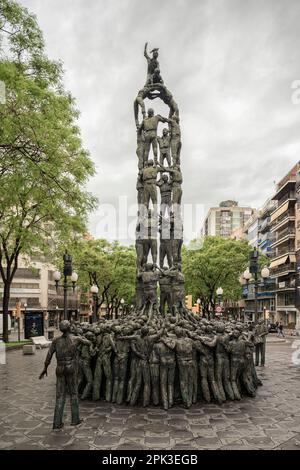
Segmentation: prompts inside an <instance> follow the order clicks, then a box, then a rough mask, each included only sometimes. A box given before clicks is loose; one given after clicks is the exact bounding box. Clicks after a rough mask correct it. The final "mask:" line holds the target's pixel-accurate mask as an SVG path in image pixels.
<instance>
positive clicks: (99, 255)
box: [69, 239, 136, 314]
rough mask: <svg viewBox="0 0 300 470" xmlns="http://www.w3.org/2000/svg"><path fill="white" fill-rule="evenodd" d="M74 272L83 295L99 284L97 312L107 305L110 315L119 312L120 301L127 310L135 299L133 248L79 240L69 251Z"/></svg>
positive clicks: (115, 243)
mask: <svg viewBox="0 0 300 470" xmlns="http://www.w3.org/2000/svg"><path fill="white" fill-rule="evenodd" d="M69 251H70V253H72V257H73V268H74V269H75V270H77V272H78V276H79V277H78V282H79V285H80V287H81V289H82V291H83V292H87V291H88V290H89V289H90V286H91V285H93V284H96V285H97V287H98V289H99V293H98V306H97V308H98V310H99V309H100V307H101V305H103V304H105V305H106V308H107V313H108V314H112V312H113V311H114V312H116V313H117V312H118V309H119V307H120V301H121V299H124V307H126V308H128V307H129V306H130V305H131V304H132V302H133V299H134V292H135V273H136V254H135V249H134V247H132V246H129V247H128V246H122V245H120V244H119V243H118V242H112V243H110V242H108V241H107V240H103V239H100V240H77V241H75V242H74V243H73V244H72V245H71V246H70V247H69Z"/></svg>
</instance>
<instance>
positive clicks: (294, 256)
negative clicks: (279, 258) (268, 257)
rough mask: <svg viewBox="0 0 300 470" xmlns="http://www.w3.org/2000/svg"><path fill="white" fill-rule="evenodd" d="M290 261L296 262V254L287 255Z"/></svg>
mask: <svg viewBox="0 0 300 470" xmlns="http://www.w3.org/2000/svg"><path fill="white" fill-rule="evenodd" d="M289 258H290V263H296V255H289Z"/></svg>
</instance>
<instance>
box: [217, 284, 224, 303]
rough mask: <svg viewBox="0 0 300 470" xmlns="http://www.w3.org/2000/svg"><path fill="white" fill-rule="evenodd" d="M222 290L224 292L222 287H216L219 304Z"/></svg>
mask: <svg viewBox="0 0 300 470" xmlns="http://www.w3.org/2000/svg"><path fill="white" fill-rule="evenodd" d="M223 292H224V291H223V289H222V287H218V289H217V296H218V301H219V305H221V300H222V295H223Z"/></svg>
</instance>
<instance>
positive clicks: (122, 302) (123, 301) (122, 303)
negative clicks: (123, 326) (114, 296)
mask: <svg viewBox="0 0 300 470" xmlns="http://www.w3.org/2000/svg"><path fill="white" fill-rule="evenodd" d="M124 303H125V300H124V299H123V298H122V299H121V300H120V304H121V307H122V317H123V315H124V307H123V306H124Z"/></svg>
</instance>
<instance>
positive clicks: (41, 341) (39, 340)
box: [30, 336, 52, 349]
mask: <svg viewBox="0 0 300 470" xmlns="http://www.w3.org/2000/svg"><path fill="white" fill-rule="evenodd" d="M30 339H31V341H32V342H33V344H34V345H35V346H36V347H37V348H39V349H42V348H49V346H50V344H51V342H52V341H48V340H47V339H46V338H45V336H32V338H30Z"/></svg>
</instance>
